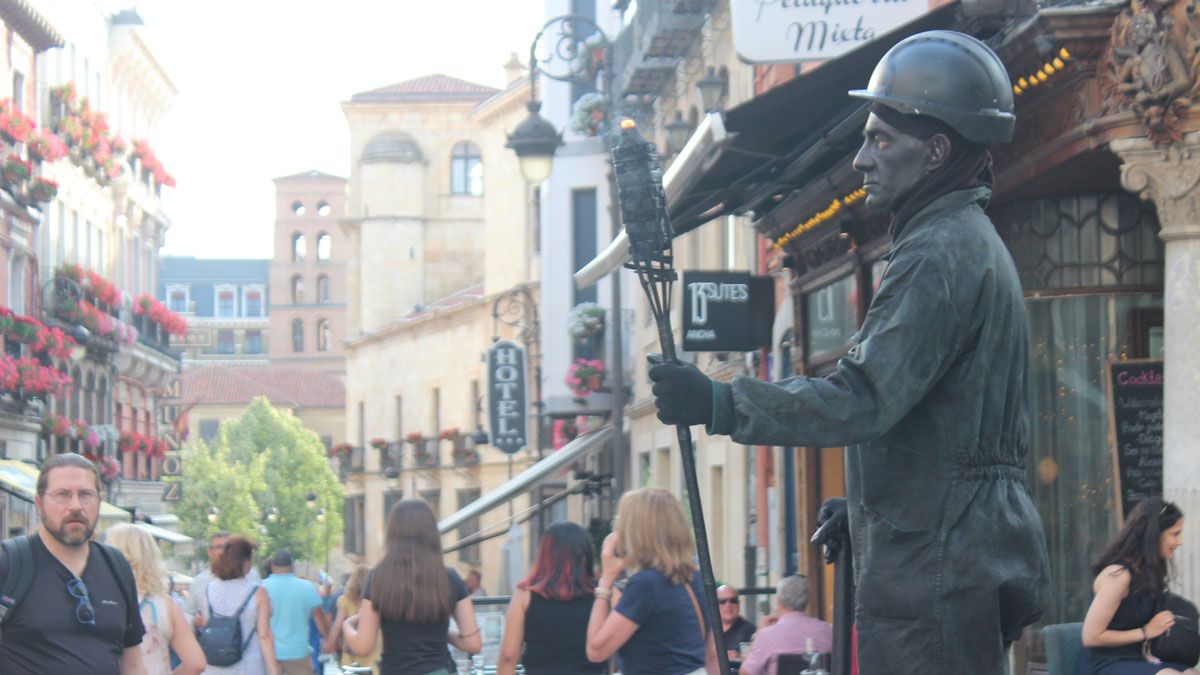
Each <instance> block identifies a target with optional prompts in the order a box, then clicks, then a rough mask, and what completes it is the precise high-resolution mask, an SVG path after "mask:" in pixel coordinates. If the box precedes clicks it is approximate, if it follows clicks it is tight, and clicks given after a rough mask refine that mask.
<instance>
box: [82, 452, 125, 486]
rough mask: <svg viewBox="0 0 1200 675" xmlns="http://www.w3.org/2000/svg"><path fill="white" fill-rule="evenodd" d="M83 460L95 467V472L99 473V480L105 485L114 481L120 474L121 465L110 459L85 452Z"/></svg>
mask: <svg viewBox="0 0 1200 675" xmlns="http://www.w3.org/2000/svg"><path fill="white" fill-rule="evenodd" d="M83 458H84V459H86V460H88V461H89V462H91V463H92V464H94V465H95V466H96V471H98V472H100V480H102V481H104V482H105V484H108V483H111V482H113V481H114V480H116V479H117V475H118V474H120V473H121V465H120V464H118V463H117V460H115V459H113V458H112V457H108V456H104V457H101V456H100V455H98V454H96V453H94V452H85V453H83Z"/></svg>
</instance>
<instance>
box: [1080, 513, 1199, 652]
mask: <svg viewBox="0 0 1200 675" xmlns="http://www.w3.org/2000/svg"><path fill="white" fill-rule="evenodd" d="M1182 543H1183V513H1182V512H1181V511H1180V510H1179V507H1177V506H1175V505H1174V504H1172V503H1171V502H1168V501H1164V500H1163V499H1162V498H1161V497H1149V498H1147V499H1143V500H1142V501H1141V502H1139V503H1138V505H1137V506H1136V507H1134V509H1133V511H1131V512H1130V514H1129V517H1128V518H1127V519H1126V521H1125V526H1124V527H1122V528H1121V531H1120V532H1118V533H1117V536H1116V537H1114V538H1113V540H1112V541H1110V542H1109V543H1108V546H1107V547H1106V548H1105V549H1104V552H1103V553H1101V554H1100V557H1099V558H1097V559H1096V563H1095V564H1094V565H1093V566H1092V574H1094V575H1095V576H1096V580H1095V581H1094V582H1093V583H1092V590H1093V592H1094V593H1095V596H1094V597H1093V598H1092V604H1091V606H1090V607H1089V608H1088V612H1087V616H1086V617H1085V618H1084V620H1083V645H1084V647H1085V648H1086V649H1084V654H1082V655H1081V657H1080V660H1081V661H1082V662H1083V663H1081V665H1080V669H1079V672H1080V673H1092V674H1094V675H1153V674H1155V673H1157V674H1158V675H1181V674H1182V675H1197V672H1196V670H1195V669H1193V668H1189V667H1187V666H1186V665H1181V664H1173V663H1161V662H1159V661H1158V659H1155V658H1153V656H1152V655H1151V654H1150V652H1149V649H1148V647H1149V643H1150V641H1151V640H1153V639H1154V638H1156V637H1158V636H1160V635H1162V634H1163V633H1165V632H1167V631H1168V630H1170V629H1171V626H1172V625H1174V623H1175V615H1174V614H1172V613H1171V612H1170V611H1166V610H1164V611H1156V609H1161V607H1162V605H1161V601H1162V599H1163V596H1164V595H1165V594H1166V592H1167V567H1168V565H1169V563H1170V561H1171V560H1172V559H1173V558H1174V557H1175V549H1177V548H1179V546H1180V545H1181V544H1182Z"/></svg>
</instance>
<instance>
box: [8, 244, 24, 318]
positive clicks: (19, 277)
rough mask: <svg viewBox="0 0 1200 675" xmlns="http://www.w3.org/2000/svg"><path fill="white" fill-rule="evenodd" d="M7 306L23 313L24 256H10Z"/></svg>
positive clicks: (18, 312)
mask: <svg viewBox="0 0 1200 675" xmlns="http://www.w3.org/2000/svg"><path fill="white" fill-rule="evenodd" d="M8 306H9V308H11V309H12V311H14V312H16V313H17V314H24V313H25V256H23V255H19V254H18V255H14V256H12V258H11V260H10V262H9V266H8Z"/></svg>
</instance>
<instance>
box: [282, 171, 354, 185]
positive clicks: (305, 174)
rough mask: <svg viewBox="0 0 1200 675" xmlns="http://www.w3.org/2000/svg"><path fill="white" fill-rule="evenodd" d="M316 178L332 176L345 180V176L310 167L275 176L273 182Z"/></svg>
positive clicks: (329, 177)
mask: <svg viewBox="0 0 1200 675" xmlns="http://www.w3.org/2000/svg"><path fill="white" fill-rule="evenodd" d="M316 178H322V179H331V178H332V179H335V180H346V179H345V178H343V177H341V176H335V175H333V174H331V173H325V172H324V171H317V170H316V169H310V170H308V171H301V172H300V173H296V174H292V175H290V176H282V177H280V178H276V179H275V182H276V183H278V182H279V181H281V180H313V179H316Z"/></svg>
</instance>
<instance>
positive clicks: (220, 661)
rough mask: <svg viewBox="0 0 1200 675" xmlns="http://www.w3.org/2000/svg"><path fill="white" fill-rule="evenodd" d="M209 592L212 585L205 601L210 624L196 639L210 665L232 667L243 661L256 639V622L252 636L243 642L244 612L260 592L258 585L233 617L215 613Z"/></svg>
mask: <svg viewBox="0 0 1200 675" xmlns="http://www.w3.org/2000/svg"><path fill="white" fill-rule="evenodd" d="M209 590H211V585H210V586H206V587H205V588H204V600H205V602H207V603H208V623H206V624H204V628H202V629H201V630H200V632H199V633H198V634H197V635H196V639H197V640H199V642H200V648H201V649H203V650H204V658H205V659H207V660H208V665H210V666H222V667H224V666H232V665H234V664H236V663H237V662H238V661H241V660H242V653H243V652H244V651H246V647H248V646H250V640H252V639H254V633H255V632H256V631H257V630H258V624H257V622H256V623H255V627H254V628H252V629H251V630H250V635H248V636H247V637H246V639H245V640H244V641H243V640H242V612H244V611H246V605H249V604H250V598H253V597H254V594H255V593H256V592H257V591H258V584H255V585H254V588H251V589H250V594H249V595H247V596H246V599H245V600H243V601H242V604H241V605H239V606H238V608H237V611H235V612H234V613H233V615H232V616H222V615H220V614H217V613H216V612H214V611H213V608H212V598H211V597H209V594H208V591H209Z"/></svg>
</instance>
